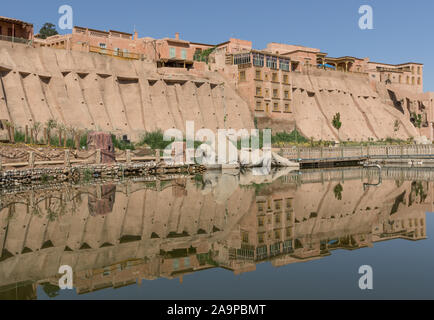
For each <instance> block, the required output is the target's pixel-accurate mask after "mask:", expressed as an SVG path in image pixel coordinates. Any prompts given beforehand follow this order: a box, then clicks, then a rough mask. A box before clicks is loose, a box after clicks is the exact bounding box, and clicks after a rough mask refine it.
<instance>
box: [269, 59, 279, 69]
mask: <svg viewBox="0 0 434 320" xmlns="http://www.w3.org/2000/svg"><path fill="white" fill-rule="evenodd" d="M267 68H270V69H276V70H277V58H276V57H271V56H267Z"/></svg>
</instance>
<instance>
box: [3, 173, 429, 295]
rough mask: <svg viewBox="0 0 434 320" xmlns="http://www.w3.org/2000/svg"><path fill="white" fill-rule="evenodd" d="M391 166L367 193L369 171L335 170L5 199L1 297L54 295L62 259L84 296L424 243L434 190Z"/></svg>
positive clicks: (210, 177) (73, 189)
mask: <svg viewBox="0 0 434 320" xmlns="http://www.w3.org/2000/svg"><path fill="white" fill-rule="evenodd" d="M407 171H408V170H407ZM400 172H401V174H398V171H396V172H386V173H385V175H386V176H384V177H383V182H382V185H381V186H379V187H375V188H374V187H372V188H368V189H366V190H365V189H364V188H363V182H366V181H371V180H375V179H376V177H375V173H373V172H371V173H369V172H366V170H363V169H351V170H346V169H344V170H330V171H311V172H309V173H305V174H302V175H299V174H291V173H289V174H288V172H283V173H282V172H277V173H275V174H274V175H273V176H267V177H260V176H259V177H258V176H253V175H251V174H246V175H244V176H241V177H240V176H237V175H231V174H225V175H217V174H206V175H204V176H197V177H195V178H194V179H186V178H183V179H177V180H172V181H170V182H161V183H144V182H128V181H126V182H121V183H117V184H114V183H113V184H109V185H95V186H69V185H65V186H62V187H57V188H53V189H50V190H44V191H41V192H38V191H27V192H22V193H16V194H12V195H7V196H3V197H2V198H1V199H0V200H1V208H2V209H1V212H0V219H1V220H0V224H1V225H0V241H1V242H0V246H1V248H0V249H1V253H2V254H1V258H0V299H1V298H22V299H32V298H36V293H35V288H36V286H37V285H42V286H43V288H44V291H46V292H47V294H48V295H50V296H55V295H56V294H57V293H56V284H57V279H58V274H57V271H58V268H59V266H60V265H70V266H71V267H72V268H73V270H74V272H75V275H74V286H75V287H76V290H77V292H78V293H86V292H90V291H95V290H100V289H104V288H107V287H120V286H126V285H130V284H133V283H136V282H137V281H139V282H141V281H142V279H148V280H151V279H157V278H160V277H164V278H180V279H182V276H183V275H184V274H188V273H192V272H197V271H200V270H203V269H207V268H213V267H223V268H226V269H230V270H233V271H234V273H237V274H238V273H242V272H246V271H252V270H255V268H256V265H257V263H260V262H263V261H271V263H272V264H273V265H274V266H282V265H286V264H290V263H294V262H302V261H308V260H312V259H319V258H321V257H323V256H327V255H330V254H331V252H332V251H333V250H336V249H348V250H354V249H358V248H362V247H366V246H372V245H373V244H374V243H375V242H377V241H384V240H391V239H396V238H402V239H407V240H420V239H424V238H425V237H426V229H425V212H426V211H428V210H431V204H432V195H431V193H432V191H433V188H432V187H433V186H432V185H431V183H430V182H428V181H423V180H419V181H416V182H413V181H407V180H405V178H406V175H407V177H409V176H408V174H410V177H411V174H414V172H413V173H412V172H410V173H409V172H404V175H403V174H402V172H403V171H402V170H400ZM417 174H420V173H417ZM426 180H429V178H427V179H426Z"/></svg>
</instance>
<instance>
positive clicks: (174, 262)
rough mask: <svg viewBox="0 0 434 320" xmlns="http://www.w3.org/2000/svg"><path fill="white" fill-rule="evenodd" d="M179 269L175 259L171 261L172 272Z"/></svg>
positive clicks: (177, 261)
mask: <svg viewBox="0 0 434 320" xmlns="http://www.w3.org/2000/svg"><path fill="white" fill-rule="evenodd" d="M178 269H179V260H178V259H175V260H173V270H178Z"/></svg>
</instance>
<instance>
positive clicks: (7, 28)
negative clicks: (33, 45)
mask: <svg viewBox="0 0 434 320" xmlns="http://www.w3.org/2000/svg"><path fill="white" fill-rule="evenodd" d="M0 40H4V41H11V42H20V43H29V42H31V41H32V40H33V24H31V23H29V22H25V21H21V20H18V19H14V18H7V17H0Z"/></svg>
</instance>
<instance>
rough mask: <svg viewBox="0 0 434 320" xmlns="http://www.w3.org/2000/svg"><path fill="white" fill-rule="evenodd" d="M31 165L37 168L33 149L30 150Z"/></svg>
mask: <svg viewBox="0 0 434 320" xmlns="http://www.w3.org/2000/svg"><path fill="white" fill-rule="evenodd" d="M29 166H30V168H32V169H34V168H35V153H34V152H33V151H30V152H29Z"/></svg>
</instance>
